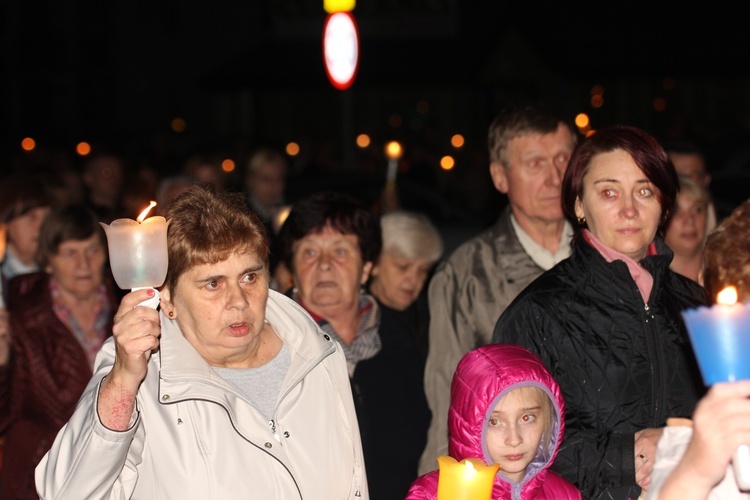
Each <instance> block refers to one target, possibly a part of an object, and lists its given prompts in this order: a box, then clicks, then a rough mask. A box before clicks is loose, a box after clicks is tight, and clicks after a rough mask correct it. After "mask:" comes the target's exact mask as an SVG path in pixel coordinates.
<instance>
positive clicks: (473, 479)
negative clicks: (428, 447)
mask: <svg viewBox="0 0 750 500" xmlns="http://www.w3.org/2000/svg"><path fill="white" fill-rule="evenodd" d="M437 460H438V467H439V469H440V472H439V476H438V493H437V497H438V500H489V499H490V498H491V497H492V487H493V485H494V482H495V475H496V474H497V471H498V470H499V469H500V465H499V464H492V465H485V464H484V462H482V461H481V460H479V459H476V458H466V459H464V460H461V462H457V461H456V459H454V458H453V457H449V456H442V457H438V459H437Z"/></svg>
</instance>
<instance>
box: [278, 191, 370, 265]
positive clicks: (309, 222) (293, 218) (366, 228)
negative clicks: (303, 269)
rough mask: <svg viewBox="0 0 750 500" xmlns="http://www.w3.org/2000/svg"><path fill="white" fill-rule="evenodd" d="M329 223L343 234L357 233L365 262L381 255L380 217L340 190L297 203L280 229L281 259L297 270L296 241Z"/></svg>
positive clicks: (320, 229)
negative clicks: (295, 265) (339, 191)
mask: <svg viewBox="0 0 750 500" xmlns="http://www.w3.org/2000/svg"><path fill="white" fill-rule="evenodd" d="M327 225H330V226H331V227H333V228H334V229H336V230H337V231H339V232H341V234H353V235H355V236H356V237H357V241H358V243H359V251H360V253H361V254H362V260H363V261H364V262H375V261H376V260H377V258H378V255H380V248H381V246H382V235H381V232H380V219H379V218H378V217H377V215H375V213H373V212H372V211H370V210H367V209H366V208H364V207H363V206H362V205H360V204H359V203H358V202H357V201H356V200H355V199H354V198H352V197H350V196H347V195H345V194H342V193H337V192H320V193H315V194H312V195H310V196H308V197H307V198H304V199H302V200H300V201H299V202H297V203H295V204H294V206H293V207H292V211H291V212H290V213H289V217H287V219H286V221H285V222H284V225H283V226H281V232H280V233H279V244H280V246H281V260H282V261H283V262H284V263H285V264H286V265H287V267H288V268H289V270H290V271H291V272H294V263H293V261H294V244H295V243H297V241H299V240H301V239H302V238H304V237H305V236H307V235H308V234H311V233H317V232H319V231H322V230H323V229H324V228H325V227H326V226H327Z"/></svg>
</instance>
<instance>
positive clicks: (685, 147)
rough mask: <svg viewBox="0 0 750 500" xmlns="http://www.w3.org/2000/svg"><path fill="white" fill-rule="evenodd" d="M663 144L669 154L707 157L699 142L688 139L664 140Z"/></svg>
mask: <svg viewBox="0 0 750 500" xmlns="http://www.w3.org/2000/svg"><path fill="white" fill-rule="evenodd" d="M661 144H662V146H663V147H664V151H666V152H667V154H673V153H674V154H679V155H698V156H700V157H701V158H704V159H705V157H706V155H705V153H704V151H703V148H702V147H701V146H699V145H698V144H696V143H694V142H691V141H687V140H675V141H662V143H661Z"/></svg>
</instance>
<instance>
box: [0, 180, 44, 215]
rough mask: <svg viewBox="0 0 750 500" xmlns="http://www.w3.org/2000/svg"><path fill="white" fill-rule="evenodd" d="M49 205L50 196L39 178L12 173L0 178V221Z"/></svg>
mask: <svg viewBox="0 0 750 500" xmlns="http://www.w3.org/2000/svg"><path fill="white" fill-rule="evenodd" d="M50 205H51V200H50V196H49V194H48V193H47V190H46V189H45V185H44V183H43V182H41V181H40V180H38V179H35V178H34V177H32V176H30V175H28V174H13V175H11V176H10V177H6V178H5V179H2V180H0V223H8V222H10V221H12V220H13V219H15V218H17V217H20V216H22V215H25V214H27V213H29V212H30V211H32V210H34V209H35V208H40V207H49V206H50Z"/></svg>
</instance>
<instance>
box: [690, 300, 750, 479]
mask: <svg viewBox="0 0 750 500" xmlns="http://www.w3.org/2000/svg"><path fill="white" fill-rule="evenodd" d="M682 317H683V318H684V319H685V324H686V326H687V329H688V333H689V334H690V341H691V342H692V344H693V351H694V352H695V357H696V359H697V360H698V366H699V367H700V370H701V374H702V375H703V381H704V382H705V383H706V385H712V384H715V383H717V382H733V381H735V380H743V379H750V363H748V361H747V356H748V354H749V353H750V307H747V306H746V305H745V304H741V303H740V304H738V303H737V289H736V288H735V287H733V286H730V287H727V288H725V289H724V290H722V291H721V292H719V294H718V295H717V296H716V305H715V306H713V307H710V308H708V307H699V308H697V309H689V310H687V311H684V312H683V313H682ZM732 463H733V466H734V475H735V479H736V480H737V484H738V485H739V487H740V489H741V490H745V491H746V490H750V447H748V446H747V445H741V446H740V447H739V448H738V449H737V452H736V453H735V454H734V457H733V458H732Z"/></svg>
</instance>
